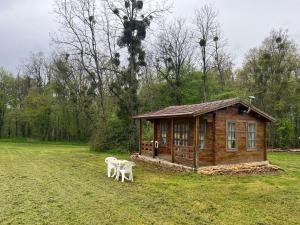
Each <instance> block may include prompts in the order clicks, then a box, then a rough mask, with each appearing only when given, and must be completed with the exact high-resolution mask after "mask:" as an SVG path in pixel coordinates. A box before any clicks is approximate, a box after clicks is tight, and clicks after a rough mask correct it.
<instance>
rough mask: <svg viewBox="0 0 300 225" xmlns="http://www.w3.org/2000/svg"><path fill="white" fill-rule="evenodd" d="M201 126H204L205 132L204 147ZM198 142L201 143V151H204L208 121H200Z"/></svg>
mask: <svg viewBox="0 0 300 225" xmlns="http://www.w3.org/2000/svg"><path fill="white" fill-rule="evenodd" d="M201 124H202V125H204V130H203V146H201V141H202V140H201V137H202V133H201ZM198 141H199V149H200V150H204V149H205V147H206V120H203V119H202V120H201V119H200V120H199V135H198Z"/></svg>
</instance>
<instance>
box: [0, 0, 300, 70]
mask: <svg viewBox="0 0 300 225" xmlns="http://www.w3.org/2000/svg"><path fill="white" fill-rule="evenodd" d="M99 1H100V0H99ZM53 2H54V0H9V1H8V0H0V66H3V67H5V68H7V69H9V70H11V71H13V72H16V71H17V70H16V67H17V66H18V65H19V64H20V63H21V62H22V60H23V59H25V58H27V57H28V56H29V53H30V52H34V51H44V52H46V53H47V52H50V47H49V42H50V37H49V34H50V33H53V32H54V31H55V30H56V29H57V26H58V25H57V24H56V23H55V20H54V15H53V14H52V13H51V12H52V7H53ZM173 2H174V9H173V15H172V16H182V17H187V18H189V19H190V20H191V17H192V15H193V13H194V10H195V8H200V7H201V6H202V5H203V4H205V3H211V4H213V5H214V6H215V7H216V8H217V10H218V11H219V22H220V23H221V25H222V28H223V31H224V34H225V36H226V37H227V39H228V42H229V46H228V49H229V51H230V52H231V54H232V55H233V57H234V59H235V64H236V65H241V63H242V60H243V58H244V55H245V53H246V52H247V51H248V49H250V48H252V47H256V46H259V45H260V43H261V42H262V41H263V39H264V38H265V37H266V36H267V35H268V34H269V32H270V31H271V29H273V28H275V29H278V28H284V29H288V30H289V33H290V36H291V37H292V38H293V39H294V40H295V41H296V42H297V43H298V44H299V43H300V28H299V25H298V21H300V14H299V12H300V3H299V1H298V0H284V1H283V0H243V1H241V0H226V1H225V0H206V1H201V0H184V1H182V0H173Z"/></svg>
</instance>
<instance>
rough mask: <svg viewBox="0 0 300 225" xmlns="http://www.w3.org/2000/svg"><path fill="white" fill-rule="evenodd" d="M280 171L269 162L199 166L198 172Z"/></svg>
mask: <svg viewBox="0 0 300 225" xmlns="http://www.w3.org/2000/svg"><path fill="white" fill-rule="evenodd" d="M280 171H282V169H281V168H280V167H278V166H275V165H271V164H269V162H267V161H264V162H253V163H240V164H230V165H220V166H207V167H200V168H199V169H198V170H197V172H198V174H205V175H247V174H250V175H251V174H253V175H259V174H276V173H278V172H280Z"/></svg>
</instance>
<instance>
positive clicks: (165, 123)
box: [160, 121, 168, 145]
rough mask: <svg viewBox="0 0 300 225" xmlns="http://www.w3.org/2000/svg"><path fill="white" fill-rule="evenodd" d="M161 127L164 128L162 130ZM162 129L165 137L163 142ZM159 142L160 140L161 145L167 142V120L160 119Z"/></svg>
mask: <svg viewBox="0 0 300 225" xmlns="http://www.w3.org/2000/svg"><path fill="white" fill-rule="evenodd" d="M163 127H164V128H165V130H163ZM163 131H165V132H166V133H165V135H166V136H165V139H166V142H165V143H164V142H163V140H164V138H163ZM160 142H161V145H167V144H168V122H167V121H161V122H160Z"/></svg>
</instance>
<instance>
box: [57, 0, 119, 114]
mask: <svg viewBox="0 0 300 225" xmlns="http://www.w3.org/2000/svg"><path fill="white" fill-rule="evenodd" d="M100 9H103V8H102V7H101V5H100V4H98V3H97V1H96V0H57V1H56V9H55V13H56V15H57V16H58V20H59V23H60V24H61V30H60V33H59V35H56V37H53V41H54V43H55V44H57V45H58V46H61V49H63V51H64V52H65V57H66V59H67V60H71V59H72V60H78V61H79V62H80V63H81V65H82V68H83V69H84V71H85V73H86V74H87V78H88V79H89V80H90V82H91V86H92V87H94V91H95V93H96V94H97V95H98V97H99V102H98V105H99V109H100V113H101V117H102V119H103V120H105V104H104V99H105V98H104V95H105V89H106V86H107V85H106V81H107V80H108V78H107V77H108V76H110V75H112V74H111V73H110V72H111V71H112V68H111V66H110V62H111V56H112V52H113V51H114V50H113V44H112V43H111V41H113V40H114V39H113V38H112V33H113V31H112V28H111V27H110V24H109V19H110V18H109V17H108V15H107V13H105V11H104V12H103V13H102V14H101V10H100ZM100 14H101V15H102V16H99V15H100ZM114 72H116V71H114Z"/></svg>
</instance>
